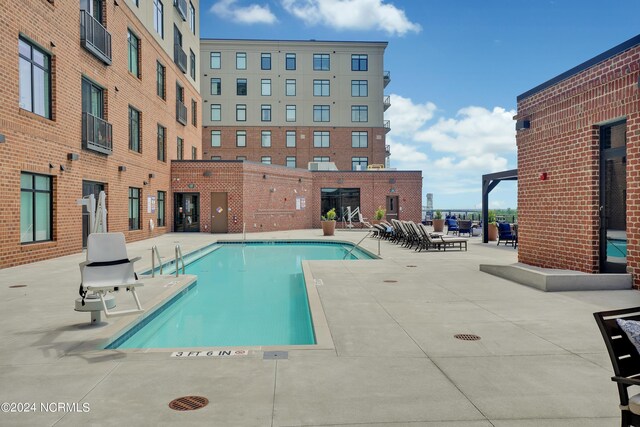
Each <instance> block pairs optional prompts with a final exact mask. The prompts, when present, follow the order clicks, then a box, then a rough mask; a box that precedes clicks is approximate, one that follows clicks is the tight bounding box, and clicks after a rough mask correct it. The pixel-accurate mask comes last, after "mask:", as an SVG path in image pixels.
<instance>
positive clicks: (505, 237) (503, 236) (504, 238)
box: [498, 222, 516, 246]
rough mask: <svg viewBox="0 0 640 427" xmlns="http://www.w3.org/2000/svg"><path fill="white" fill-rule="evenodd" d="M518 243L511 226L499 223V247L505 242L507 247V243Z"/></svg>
mask: <svg viewBox="0 0 640 427" xmlns="http://www.w3.org/2000/svg"><path fill="white" fill-rule="evenodd" d="M515 241H516V236H515V235H514V234H513V232H512V231H511V224H509V223H508V222H499V223H498V245H499V244H500V242H504V244H505V246H506V245H507V243H511V244H512V245H513V244H514V243H515Z"/></svg>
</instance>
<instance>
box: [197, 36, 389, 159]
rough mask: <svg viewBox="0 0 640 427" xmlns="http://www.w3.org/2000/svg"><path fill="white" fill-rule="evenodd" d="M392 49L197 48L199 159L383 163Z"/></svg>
mask: <svg viewBox="0 0 640 427" xmlns="http://www.w3.org/2000/svg"><path fill="white" fill-rule="evenodd" d="M386 46H387V43H386V42H336V41H316V40H311V41H283V40H220V39H203V40H202V41H201V45H200V47H201V59H200V62H201V63H202V67H201V73H202V79H201V93H202V96H203V102H204V105H205V107H204V108H203V126H204V129H203V135H202V153H203V159H212V160H249V161H254V162H262V163H268V164H278V165H284V166H288V167H293V168H295V167H298V168H304V169H306V168H307V164H308V163H309V162H333V163H335V164H336V166H337V167H338V169H339V170H357V169H360V170H366V169H367V166H368V165H371V164H378V165H384V164H386V163H387V157H388V156H389V150H388V147H387V146H386V144H385V135H386V133H387V132H388V131H389V130H390V124H389V122H388V121H385V120H384V111H385V110H386V109H387V108H388V107H389V106H390V103H389V97H388V96H386V97H385V96H384V88H385V87H386V86H387V84H388V83H389V82H390V75H389V73H388V72H385V71H383V61H384V50H385V48H386Z"/></svg>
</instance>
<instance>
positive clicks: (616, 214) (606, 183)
mask: <svg viewBox="0 0 640 427" xmlns="http://www.w3.org/2000/svg"><path fill="white" fill-rule="evenodd" d="M626 271H627V127H626V122H619V123H615V124H612V125H607V126H603V127H601V128H600V272H602V273H626Z"/></svg>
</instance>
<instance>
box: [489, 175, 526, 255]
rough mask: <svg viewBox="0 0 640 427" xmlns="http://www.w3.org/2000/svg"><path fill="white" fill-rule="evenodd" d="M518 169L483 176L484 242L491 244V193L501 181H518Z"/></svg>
mask: <svg viewBox="0 0 640 427" xmlns="http://www.w3.org/2000/svg"><path fill="white" fill-rule="evenodd" d="M517 180H518V169H511V170H508V171H502V172H494V173H489V174H486V175H482V219H483V223H484V224H483V225H482V241H483V242H484V243H489V222H488V220H489V193H491V190H493V189H494V188H495V187H496V185H498V184H499V183H500V181H517Z"/></svg>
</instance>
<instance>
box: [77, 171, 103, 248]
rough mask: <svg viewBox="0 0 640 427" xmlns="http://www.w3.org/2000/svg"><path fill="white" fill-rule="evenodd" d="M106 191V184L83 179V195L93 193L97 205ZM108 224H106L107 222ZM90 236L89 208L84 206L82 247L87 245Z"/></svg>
mask: <svg viewBox="0 0 640 427" xmlns="http://www.w3.org/2000/svg"><path fill="white" fill-rule="evenodd" d="M101 191H104V184H103V183H101V182H93V181H82V197H85V196H89V195H90V194H93V196H94V197H95V198H96V206H97V203H98V196H99V195H100V192H101ZM105 225H106V224H105ZM88 236H89V209H87V206H84V205H83V206H82V247H83V248H86V247H87V237H88Z"/></svg>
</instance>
